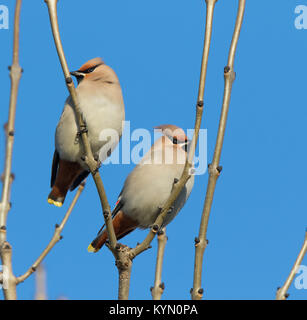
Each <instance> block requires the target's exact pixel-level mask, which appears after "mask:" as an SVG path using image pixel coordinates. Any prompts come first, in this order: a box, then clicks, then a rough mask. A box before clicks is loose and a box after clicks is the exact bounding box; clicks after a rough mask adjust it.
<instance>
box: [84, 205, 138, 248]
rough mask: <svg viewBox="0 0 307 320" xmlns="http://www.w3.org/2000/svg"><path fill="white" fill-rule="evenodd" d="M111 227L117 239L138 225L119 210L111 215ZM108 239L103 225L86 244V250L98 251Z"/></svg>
mask: <svg viewBox="0 0 307 320" xmlns="http://www.w3.org/2000/svg"><path fill="white" fill-rule="evenodd" d="M112 223H113V227H114V232H115V235H116V238H117V240H119V239H121V238H123V237H124V236H126V235H127V234H128V233H130V232H131V231H133V230H134V229H136V228H137V227H138V223H137V222H136V221H135V220H133V219H131V218H130V217H128V216H127V215H126V214H124V212H123V211H121V210H119V211H118V212H116V215H113V221H112ZM107 239H108V233H107V230H106V229H105V228H104V226H103V227H102V228H101V229H100V231H99V232H98V234H97V237H96V238H95V239H94V240H93V241H92V242H91V244H90V245H89V246H88V248H87V251H88V252H98V251H99V250H100V249H101V248H102V246H103V245H104V244H105V243H106V241H107Z"/></svg>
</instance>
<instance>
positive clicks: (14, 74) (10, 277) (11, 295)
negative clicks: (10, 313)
mask: <svg viewBox="0 0 307 320" xmlns="http://www.w3.org/2000/svg"><path fill="white" fill-rule="evenodd" d="M20 10H21V0H17V1H16V6H15V17H14V40H13V41H14V44H13V63H12V66H10V67H9V70H10V78H11V92H10V105H9V119H8V122H7V124H6V130H5V131H6V153H5V165H4V174H3V189H2V196H1V202H0V257H1V261H2V265H3V268H5V270H6V279H5V281H6V284H7V285H6V286H3V292H4V298H5V299H6V300H16V299H17V294H16V278H15V276H14V274H13V268H12V247H11V245H10V244H9V243H8V242H7V241H6V221H7V215H8V212H9V210H10V208H11V204H10V197H11V186H12V182H13V175H12V156H13V145H14V134H15V116H16V105H17V94H18V87H19V81H20V78H21V73H22V69H21V67H20V65H19V21H20Z"/></svg>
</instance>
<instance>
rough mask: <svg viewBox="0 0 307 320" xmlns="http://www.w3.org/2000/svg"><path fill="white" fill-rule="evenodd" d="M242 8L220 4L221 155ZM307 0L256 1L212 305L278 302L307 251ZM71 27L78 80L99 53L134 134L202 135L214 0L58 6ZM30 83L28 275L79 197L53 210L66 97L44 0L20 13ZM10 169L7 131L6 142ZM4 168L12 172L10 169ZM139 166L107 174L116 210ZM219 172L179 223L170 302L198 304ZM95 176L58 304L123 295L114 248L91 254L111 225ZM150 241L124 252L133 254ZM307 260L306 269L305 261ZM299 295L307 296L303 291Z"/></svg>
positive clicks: (213, 70)
mask: <svg viewBox="0 0 307 320" xmlns="http://www.w3.org/2000/svg"><path fill="white" fill-rule="evenodd" d="M14 3H15V1H11V0H10V1H9V0H2V1H1V4H4V5H7V6H8V7H9V10H10V22H9V27H10V29H9V30H0V41H1V51H0V83H1V110H2V111H1V113H0V124H1V126H2V124H3V123H5V122H6V121H7V114H8V112H7V110H8V103H9V88H10V81H9V77H8V71H7V66H8V65H10V64H11V61H12V36H13V13H14ZM237 3H238V1H229V0H225V1H223V0H220V1H218V2H217V5H216V10H215V15H214V27H213V34H212V47H211V51H210V57H209V66H208V74H207V84H206V92H205V109H204V115H203V122H202V128H206V129H207V130H208V158H209V159H208V161H209V162H210V161H211V159H212V154H213V148H214V144H215V138H216V132H217V127H218V122H219V114H220V109H221V103H222V92H223V86H224V80H223V68H224V66H225V65H226V62H227V56H228V48H229V44H230V40H231V36H232V32H233V27H234V21H235V16H236V10H237ZM299 4H307V3H304V1H303V0H301V1H276V0H275V1H264V0H262V1H247V5H246V15H245V19H244V24H243V28H242V33H241V37H240V41H239V45H238V52H237V56H236V60H235V71H236V72H237V79H236V81H235V84H234V86H233V94H232V99H231V105H230V112H229V119H228V123H227V130H226V137H225V141H224V148H223V152H222V158H221V165H223V172H222V175H221V177H220V179H219V181H218V184H217V188H216V194H215V198H214V203H213V208H212V212H211V217H210V222H209V228H208V239H209V241H210V243H209V246H208V247H207V250H206V252H205V258H204V273H203V275H204V276H203V287H204V290H205V298H206V299H274V298H275V292H276V288H277V287H278V286H281V285H282V284H283V282H284V280H285V279H286V277H287V275H288V273H289V271H290V269H291V267H292V265H293V263H294V261H295V259H296V256H297V254H298V252H299V250H300V248H301V245H302V242H303V238H304V233H305V227H306V226H307V218H306V211H307V201H306V199H307V182H306V181H307V171H306V170H305V164H306V162H307V150H306V136H307V126H306V122H307V109H306V54H307V41H306V39H307V31H306V30H297V29H295V27H294V19H295V17H296V15H295V13H294V9H295V7H296V5H299ZM58 11H59V24H60V30H61V34H62V41H63V44H64V50H65V53H66V57H67V60H68V63H69V67H70V69H71V70H75V69H77V68H79V67H80V66H81V65H82V64H83V63H84V62H85V61H86V60H89V59H90V58H93V57H96V56H100V57H102V58H103V59H104V60H105V62H106V63H107V64H109V65H110V66H112V67H113V68H114V70H115V71H116V73H117V74H118V77H119V79H120V82H121V85H122V89H123V95H124V100H125V106H126V120H130V121H131V129H132V130H133V129H136V128H148V129H151V128H153V127H154V126H156V125H159V124H162V123H173V124H176V125H178V126H181V127H183V128H192V127H193V125H194V118H195V114H194V110H195V103H196V98H197V89H198V80H199V72H200V62H201V53H202V45H203V34H204V22H205V1H204V0H195V1H182V0H181V1H175V0H169V1H162V0H157V1H143V0H133V1H126V0H118V1H100V0H92V1H90V2H89V3H85V2H84V1H63V0H62V1H59V4H58ZM20 64H21V66H22V67H23V68H24V74H23V76H22V79H21V83H20V91H19V96H18V107H17V116H16V136H15V138H16V139H15V145H14V161H13V171H14V173H15V175H16V180H15V181H14V184H13V188H12V203H13V207H12V210H11V211H10V213H9V218H8V240H9V241H10V242H11V244H12V245H13V250H14V251H13V255H14V256H13V263H14V272H15V274H16V275H20V274H22V273H23V272H25V271H26V269H27V268H28V267H29V266H30V265H31V263H32V262H33V261H34V260H35V259H36V258H37V256H38V255H39V254H40V253H41V251H42V250H43V249H44V247H45V246H46V245H47V243H48V242H49V240H50V238H51V237H52V234H53V230H54V225H55V224H56V223H59V222H60V221H61V219H62V217H63V215H64V213H65V210H66V209H67V207H68V205H69V202H70V200H71V199H72V197H73V194H71V193H70V194H69V196H68V198H67V201H66V202H65V205H64V206H63V207H62V208H61V209H59V208H56V207H54V206H50V205H48V204H47V201H46V199H47V195H48V193H49V191H50V189H49V180H50V167H51V161H52V155H53V152H54V130H55V126H56V124H57V121H58V119H59V116H60V114H61V112H62V107H63V103H64V100H65V98H66V96H67V94H68V93H67V89H66V87H65V83H64V80H63V75H62V70H61V69H60V64H59V61H58V57H57V55H56V51H55V47H54V44H53V39H52V36H51V29H50V25H49V20H48V13H47V8H46V5H45V3H44V1H43V0H41V1H24V2H23V4H22V11H21V32H20ZM0 147H1V167H2V168H3V165H2V164H3V150H4V135H3V131H1V133H0ZM2 168H1V171H2V170H3V169H2ZM132 168H133V164H132V165H114V166H110V165H109V166H106V167H104V168H103V170H102V177H103V181H104V184H105V187H106V189H107V195H108V198H109V201H110V203H111V204H112V207H113V206H114V204H115V202H116V198H117V195H118V193H119V192H120V190H121V186H122V184H123V181H124V180H125V178H126V176H127V175H128V173H129V172H130V171H131V170H132ZM207 180H208V175H207V173H206V174H205V175H202V176H198V177H196V180H195V186H194V189H193V192H192V194H191V197H190V199H189V201H188V202H187V204H186V206H185V207H184V209H183V210H182V211H181V212H180V214H179V215H178V216H177V217H176V219H175V220H174V221H173V223H172V224H171V225H170V226H169V227H168V229H167V234H168V237H169V241H168V243H167V248H166V256H165V263H164V268H163V281H164V282H165V285H166V289H165V292H164V295H163V298H164V299H190V294H189V291H190V288H191V287H192V279H193V274H192V272H193V265H194V238H195V236H196V235H197V234H198V228H199V222H200V217H201V211H202V207H203V202H204V195H205V190H206V186H207ZM102 219H103V218H102V214H101V208H100V203H99V199H98V195H97V192H96V190H95V187H94V184H93V182H92V179H89V180H88V183H87V186H86V190H85V191H84V193H83V194H82V196H81V198H80V201H79V202H78V204H77V206H76V208H75V210H74V212H73V214H72V216H71V219H70V220H69V221H68V223H67V225H66V227H65V230H64V232H63V236H64V238H63V240H62V241H61V242H60V243H58V244H57V245H56V247H55V248H54V249H53V250H52V252H51V253H50V254H49V255H48V257H47V258H46V260H45V263H44V265H45V267H46V270H47V286H48V296H49V298H50V299H57V298H58V297H59V296H61V295H64V296H66V297H68V298H69V299H116V297H117V281H118V277H117V269H116V268H115V266H114V259H113V256H112V254H111V253H110V252H109V251H108V250H107V249H106V248H104V249H103V250H101V251H100V252H99V253H98V254H96V255H93V254H89V253H88V252H87V250H86V249H87V246H88V244H89V242H90V241H91V240H92V239H93V237H94V236H95V235H96V232H97V231H98V229H99V228H100V226H101V224H102V221H103V220H102ZM146 234H147V232H146V231H135V232H134V233H132V234H131V235H129V236H127V237H126V238H124V241H123V243H125V244H128V245H131V246H134V245H135V244H136V243H137V242H140V241H142V239H144V238H145V236H146ZM156 248H157V245H156V241H154V242H153V248H152V249H151V250H149V251H147V252H145V253H143V254H142V255H141V256H139V257H137V259H136V260H135V261H134V265H133V273H132V279H131V291H130V292H131V293H130V298H131V299H151V295H150V291H149V288H150V287H151V286H152V285H153V281H154V268H155V255H156ZM306 259H307V258H305V259H304V264H305V265H307V260H306ZM289 293H290V299H306V298H307V291H306V290H297V289H295V288H294V286H291V288H290V290H289ZM33 295H34V277H33V276H31V278H29V279H28V280H27V281H26V282H25V283H24V284H21V285H20V286H18V296H19V298H21V299H32V298H33Z"/></svg>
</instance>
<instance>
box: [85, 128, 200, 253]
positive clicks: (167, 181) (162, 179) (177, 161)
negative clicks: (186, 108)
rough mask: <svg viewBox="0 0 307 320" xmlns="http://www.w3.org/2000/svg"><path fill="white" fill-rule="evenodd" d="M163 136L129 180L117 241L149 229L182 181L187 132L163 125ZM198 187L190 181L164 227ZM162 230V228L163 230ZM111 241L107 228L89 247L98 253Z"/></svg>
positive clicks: (118, 213) (117, 216)
mask: <svg viewBox="0 0 307 320" xmlns="http://www.w3.org/2000/svg"><path fill="white" fill-rule="evenodd" d="M157 129H161V130H162V133H163V136H161V137H160V138H159V139H158V140H157V141H156V142H155V143H154V144H153V146H152V147H151V149H150V150H149V151H148V152H147V153H146V154H145V156H144V157H143V159H142V160H141V161H140V163H139V164H138V165H137V166H136V167H135V168H134V169H133V171H132V172H131V173H130V174H129V176H128V177H127V179H126V181H125V183H124V187H123V189H122V191H121V193H120V195H119V198H118V201H117V203H116V207H115V209H114V210H113V212H112V217H113V226H114V231H115V234H116V237H117V239H120V238H122V237H124V236H125V235H127V234H128V233H130V232H131V231H133V230H135V229H136V228H141V229H145V228H149V227H150V226H152V225H153V224H154V222H155V220H156V218H157V216H158V215H159V213H160V210H161V208H162V207H163V205H164V204H165V202H166V201H167V199H168V198H169V196H170V194H171V191H172V188H173V185H174V182H175V180H176V179H178V180H179V179H180V177H181V175H182V172H183V169H184V165H185V162H186V158H187V149H188V144H189V140H188V139H187V137H186V135H185V133H184V131H183V130H182V129H181V128H178V127H177V126H174V125H162V126H159V127H157ZM193 184H194V176H191V178H190V179H189V180H188V181H187V183H186V185H185V186H184V188H183V189H182V191H181V193H180V194H179V196H178V198H177V199H176V200H175V202H174V204H173V207H172V208H171V211H170V212H169V213H168V214H167V216H166V218H165V220H164V223H163V226H166V225H167V224H168V223H170V222H171V221H172V220H173V219H174V217H175V216H176V215H177V214H178V212H179V211H180V209H181V208H182V207H183V206H184V204H185V202H186V201H187V199H188V197H189V195H190V193H191V191H192V187H193ZM163 226H162V227H163ZM107 238H108V235H107V231H106V229H104V226H103V227H102V228H101V229H100V231H99V232H98V235H97V237H96V238H95V239H94V240H93V241H92V243H91V244H90V245H89V247H88V251H89V252H97V251H98V250H99V249H100V248H101V247H102V246H103V245H104V243H105V242H106V240H107Z"/></svg>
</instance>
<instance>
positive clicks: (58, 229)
mask: <svg viewBox="0 0 307 320" xmlns="http://www.w3.org/2000/svg"><path fill="white" fill-rule="evenodd" d="M83 189H84V183H82V184H80V186H79V188H78V190H77V192H76V194H75V196H74V198H73V200H72V202H71V204H70V206H69V208H68V210H67V212H66V214H65V216H64V218H63V220H62V222H61V224H60V225H56V226H55V230H54V234H53V237H52V239H51V240H50V242H49V244H48V245H47V247H46V248H45V250H44V251H43V252H42V253H41V255H40V256H39V257H38V258H37V260H36V261H35V262H34V263H33V264H32V266H31V267H30V268H29V269H28V271H27V272H26V273H25V274H23V275H22V276H19V277H17V284H19V283H20V282H23V281H25V280H26V279H27V278H28V277H29V276H30V275H31V274H32V273H33V272H35V271H36V269H37V268H38V266H39V265H40V264H41V262H42V261H43V259H44V258H45V257H46V256H47V254H48V253H49V252H50V251H51V249H52V248H53V247H54V246H55V244H56V243H57V242H58V241H60V240H61V239H62V236H61V233H62V231H63V228H64V226H65V224H66V222H67V220H68V218H69V216H70V214H71V212H72V210H73V208H74V207H75V205H76V203H77V201H78V199H79V197H80V195H81V193H82V191H83Z"/></svg>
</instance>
